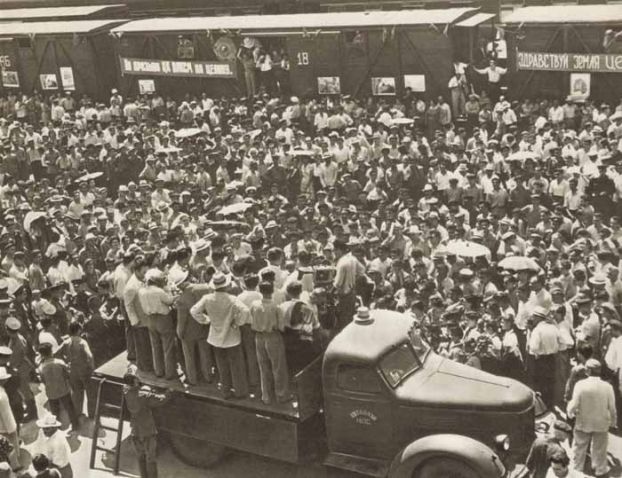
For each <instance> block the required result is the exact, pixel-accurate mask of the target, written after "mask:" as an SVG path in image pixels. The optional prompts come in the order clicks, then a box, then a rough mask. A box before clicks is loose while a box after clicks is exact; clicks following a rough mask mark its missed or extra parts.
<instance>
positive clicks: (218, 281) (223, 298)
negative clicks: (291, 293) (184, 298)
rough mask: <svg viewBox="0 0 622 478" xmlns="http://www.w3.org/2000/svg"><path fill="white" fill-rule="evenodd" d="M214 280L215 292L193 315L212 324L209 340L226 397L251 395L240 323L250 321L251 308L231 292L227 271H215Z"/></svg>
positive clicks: (201, 321)
mask: <svg viewBox="0 0 622 478" xmlns="http://www.w3.org/2000/svg"><path fill="white" fill-rule="evenodd" d="M211 284H212V288H213V289H214V292H212V293H211V294H207V295H204V296H203V297H202V298H201V300H199V302H197V303H196V304H195V305H194V306H192V308H191V309H190V315H192V317H193V318H194V320H196V321H197V322H199V323H200V324H210V330H209V334H208V336H207V342H208V343H209V344H210V345H211V346H212V347H213V350H214V358H215V359H216V366H217V368H218V374H219V376H220V382H221V384H222V392H223V395H224V398H225V399H229V398H231V397H233V396H235V397H237V398H244V397H246V396H247V395H248V380H247V377H246V367H245V365H244V353H243V350H242V347H241V345H240V344H241V342H242V338H241V333H240V326H242V325H244V324H247V323H249V317H248V316H249V314H250V312H249V310H248V307H246V306H245V305H244V304H243V303H242V302H241V301H240V300H239V299H238V298H237V297H235V296H234V295H231V294H229V293H228V292H227V288H228V287H229V284H230V280H229V278H228V277H227V276H225V275H224V274H223V273H220V272H219V273H216V274H214V277H213V278H212V282H211Z"/></svg>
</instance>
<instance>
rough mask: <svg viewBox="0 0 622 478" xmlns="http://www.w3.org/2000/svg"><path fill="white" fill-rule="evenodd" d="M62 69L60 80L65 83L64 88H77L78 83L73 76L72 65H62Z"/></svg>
mask: <svg viewBox="0 0 622 478" xmlns="http://www.w3.org/2000/svg"><path fill="white" fill-rule="evenodd" d="M59 70H60V82H61V85H63V90H65V91H73V90H75V89H76V83H75V80H74V78H73V69H72V68H71V67H70V66H61V67H60V68H59Z"/></svg>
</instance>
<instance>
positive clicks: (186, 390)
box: [94, 352, 320, 421]
mask: <svg viewBox="0 0 622 478" xmlns="http://www.w3.org/2000/svg"><path fill="white" fill-rule="evenodd" d="M127 366H128V362H127V358H126V353H125V352H123V353H122V354H119V355H118V356H116V357H115V358H113V359H112V360H110V361H108V362H106V363H105V364H103V365H102V366H101V367H99V368H98V369H97V370H96V371H95V374H94V375H95V377H105V378H107V379H109V380H113V381H116V382H121V381H122V379H123V375H124V374H125V372H126V371H127ZM138 377H139V378H140V380H141V381H142V382H143V383H145V384H147V385H151V386H154V387H160V388H165V389H170V390H174V391H176V392H179V393H180V394H184V395H187V396H188V397H191V398H196V399H198V400H202V401H204V402H213V403H218V404H219V405H221V406H223V407H226V408H235V409H241V410H245V411H247V412H251V413H262V414H265V415H268V416H271V417H279V418H284V419H286V420H290V421H301V420H304V419H306V418H307V417H308V416H309V415H312V414H314V413H316V412H317V408H316V409H315V411H313V412H312V411H311V408H310V407H309V406H308V404H306V405H305V414H304V415H301V414H300V411H299V408H298V402H296V401H295V402H290V403H286V404H277V403H275V404H270V405H266V404H265V403H263V402H262V401H261V400H260V399H259V398H256V399H251V398H247V399H242V400H225V399H224V398H223V397H222V393H221V392H220V390H219V389H218V387H217V386H216V384H204V385H197V386H191V385H186V384H183V383H181V382H180V381H171V380H165V379H163V378H158V377H156V376H155V375H153V374H150V373H145V372H139V373H138ZM319 386H320V385H319V384H318V385H317V387H319Z"/></svg>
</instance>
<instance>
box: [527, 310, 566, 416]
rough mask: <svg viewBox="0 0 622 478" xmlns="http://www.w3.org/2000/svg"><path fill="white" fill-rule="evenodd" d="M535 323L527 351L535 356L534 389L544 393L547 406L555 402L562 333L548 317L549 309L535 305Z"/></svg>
mask: <svg viewBox="0 0 622 478" xmlns="http://www.w3.org/2000/svg"><path fill="white" fill-rule="evenodd" d="M531 320H532V323H533V324H534V326H533V328H532V330H531V332H530V334H529V338H528V340H527V352H528V353H529V354H530V355H531V356H532V357H533V370H532V371H531V375H532V380H533V384H534V389H535V390H536V391H538V392H540V393H541V394H542V400H543V401H544V403H546V404H547V406H549V407H551V406H552V405H553V404H554V394H555V376H556V374H557V354H558V353H559V350H560V342H561V339H560V334H559V329H558V328H557V325H556V324H554V323H553V322H552V321H551V320H549V317H548V309H545V308H543V307H541V306H535V307H534V308H533V312H532V315H531Z"/></svg>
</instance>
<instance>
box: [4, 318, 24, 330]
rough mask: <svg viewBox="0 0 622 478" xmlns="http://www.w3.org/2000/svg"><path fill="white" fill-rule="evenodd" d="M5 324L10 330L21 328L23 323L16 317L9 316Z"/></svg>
mask: <svg viewBox="0 0 622 478" xmlns="http://www.w3.org/2000/svg"><path fill="white" fill-rule="evenodd" d="M5 325H6V328H7V329H9V330H19V329H21V328H22V323H21V322H20V321H19V320H17V319H16V318H15V317H9V318H8V319H6V322H5Z"/></svg>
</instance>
